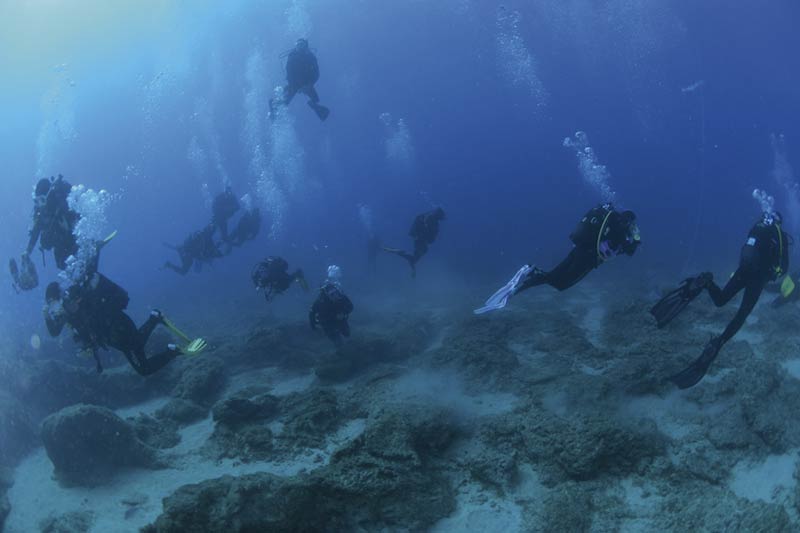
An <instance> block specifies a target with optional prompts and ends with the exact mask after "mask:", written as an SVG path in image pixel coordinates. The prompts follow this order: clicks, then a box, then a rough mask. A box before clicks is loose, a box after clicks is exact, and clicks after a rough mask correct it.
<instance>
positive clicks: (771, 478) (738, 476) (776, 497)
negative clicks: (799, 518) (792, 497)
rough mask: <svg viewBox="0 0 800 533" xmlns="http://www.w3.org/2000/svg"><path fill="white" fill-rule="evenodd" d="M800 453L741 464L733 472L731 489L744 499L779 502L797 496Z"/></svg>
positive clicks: (729, 483) (730, 483) (741, 462)
mask: <svg viewBox="0 0 800 533" xmlns="http://www.w3.org/2000/svg"><path fill="white" fill-rule="evenodd" d="M797 459H798V450H792V451H790V452H789V453H786V454H783V455H770V456H768V457H767V458H766V459H765V460H763V461H760V462H750V461H740V462H739V463H737V465H736V466H735V467H733V470H732V472H731V479H730V481H729V482H728V487H729V488H730V489H731V491H733V493H734V494H736V495H737V496H739V497H740V498H745V499H748V500H751V501H756V500H762V501H765V502H770V503H772V502H776V501H780V500H782V499H783V497H784V496H785V495H787V494H789V493H793V492H794V489H795V486H796V485H797V480H796V479H795V478H794V470H795V465H796V464H797Z"/></svg>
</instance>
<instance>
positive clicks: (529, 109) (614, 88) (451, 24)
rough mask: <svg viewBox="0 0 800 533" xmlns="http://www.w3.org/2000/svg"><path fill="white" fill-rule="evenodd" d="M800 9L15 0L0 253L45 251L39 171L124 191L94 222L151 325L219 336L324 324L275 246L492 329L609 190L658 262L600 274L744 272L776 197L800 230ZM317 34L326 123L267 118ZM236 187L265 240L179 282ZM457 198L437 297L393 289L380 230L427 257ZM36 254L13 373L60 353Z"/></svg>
mask: <svg viewBox="0 0 800 533" xmlns="http://www.w3.org/2000/svg"><path fill="white" fill-rule="evenodd" d="M798 20H800V4H798V3H797V2H796V1H795V0H772V1H769V2H744V1H734V2H730V1H723V0H703V1H698V0H672V1H656V0H638V1H637V0H535V1H531V0H511V1H506V2H502V3H500V2H495V1H490V0H405V1H396V2H389V1H386V0H383V1H355V0H348V1H345V0H280V1H278V0H275V1H269V2H257V1H255V0H251V1H245V0H225V1H224V2H212V1H197V2H182V1H177V0H163V1H160V2H155V1H152V2H145V3H142V2H137V1H134V0H118V1H114V2H103V1H101V0H82V1H79V2H65V1H62V0H39V1H36V2H23V1H21V0H0V50H2V52H1V53H0V73H1V74H0V78H1V79H2V81H1V82H0V161H2V162H3V167H2V174H1V176H2V177H0V223H1V224H0V225H1V226H2V228H3V229H2V231H1V232H0V257H2V258H4V259H3V260H4V261H5V260H6V259H5V258H10V257H12V256H16V257H18V256H19V253H20V252H21V251H22V250H23V248H24V246H25V244H26V243H27V230H28V226H29V224H30V217H31V211H32V200H31V192H32V188H33V186H34V185H35V183H36V181H37V180H38V179H40V178H42V177H48V176H53V175H57V174H63V175H64V176H65V178H66V179H68V180H69V181H70V182H71V183H72V184H74V185H79V184H80V185H83V186H84V187H85V188H86V189H90V190H91V191H94V192H96V191H100V190H105V191H107V194H109V195H110V197H111V201H110V203H109V205H108V207H107V208H106V209H105V210H97V209H95V210H94V211H93V212H91V213H87V214H86V215H87V218H91V217H89V216H88V215H90V214H91V215H92V216H93V217H94V218H92V220H94V221H95V222H96V223H97V224H98V226H97V227H96V228H95V229H96V231H97V232H98V234H107V233H110V232H111V231H112V230H118V232H119V234H118V236H117V237H116V238H115V239H114V240H113V241H112V243H111V244H110V245H109V246H108V247H107V248H106V249H105V250H104V252H103V256H102V261H101V268H100V269H101V271H102V272H103V273H104V274H105V275H107V276H108V277H110V278H111V279H113V280H114V281H116V282H117V283H119V284H120V285H122V286H124V287H125V288H126V289H127V290H128V291H129V293H130V296H131V303H130V306H129V311H130V313H131V315H132V316H133V317H134V319H135V320H136V321H137V322H139V321H140V320H141V319H142V318H143V317H144V316H146V313H147V311H148V310H149V309H150V308H151V307H159V308H162V309H165V310H166V311H167V312H169V313H170V316H172V317H173V318H174V319H175V320H176V321H177V322H181V323H183V324H190V325H191V327H192V329H193V330H194V329H199V328H200V326H208V327H209V335H211V336H212V337H214V336H217V337H219V336H220V335H221V333H220V332H219V331H218V330H214V329H213V326H214V325H215V324H230V323H233V322H236V321H238V320H240V319H241V320H242V321H243V322H249V320H250V319H252V317H253V316H260V314H261V313H264V314H266V313H274V315H276V316H279V317H280V318H283V319H286V320H289V321H292V320H296V321H303V320H305V313H306V309H307V307H308V305H309V304H310V297H308V296H306V295H302V294H301V293H300V292H299V291H298V292H290V293H289V294H288V295H286V296H285V297H284V298H283V299H282V301H281V302H278V303H276V305H274V306H272V307H270V308H269V309H270V310H269V311H267V309H268V308H267V307H266V306H265V304H264V303H263V300H262V299H260V297H259V296H258V295H256V294H255V293H254V291H253V287H252V283H251V281H250V277H249V274H250V269H251V267H252V265H253V264H254V263H255V262H256V261H258V260H260V259H262V258H263V257H264V256H266V255H280V256H283V257H285V258H286V259H287V260H288V262H289V264H290V266H291V267H292V268H294V267H297V266H299V267H302V268H303V269H304V271H305V272H306V274H307V275H308V277H309V280H310V282H311V284H312V285H314V286H315V285H317V284H319V283H320V282H321V281H322V280H323V279H324V277H325V272H326V268H327V267H328V265H331V264H336V265H339V266H341V268H342V271H343V273H344V277H343V284H344V287H345V289H346V290H347V291H348V292H349V293H350V294H351V295H352V296H353V300H354V302H355V306H356V314H355V317H354V322H355V323H356V325H357V324H358V320H359V318H358V317H357V315H358V311H359V309H363V308H369V307H370V306H376V307H380V300H381V299H385V300H386V301H387V302H389V301H392V295H393V294H398V295H399V294H404V295H406V296H407V295H409V294H411V295H412V299H413V296H415V295H416V296H421V295H422V293H423V292H424V291H431V292H435V291H436V290H442V289H443V288H447V287H453V288H454V289H457V290H458V291H459V292H460V294H461V295H464V294H466V296H463V297H464V302H465V306H464V309H465V312H467V311H468V310H469V309H470V308H471V307H477V306H479V305H480V304H481V303H482V302H483V300H484V299H485V298H486V297H487V296H488V295H489V294H491V292H490V289H491V288H492V287H499V286H501V285H502V283H504V282H505V281H506V280H507V279H508V278H509V277H510V276H511V275H512V274H513V273H514V272H515V271H516V270H517V269H518V268H519V266H520V265H521V264H523V263H526V262H533V263H536V264H538V265H540V266H542V267H544V268H548V267H549V266H550V265H552V264H554V263H555V262H557V261H558V260H560V259H561V258H562V257H563V256H564V255H565V254H566V252H567V251H568V250H569V248H570V246H571V244H570V242H569V240H568V235H569V233H570V232H571V231H572V229H573V228H574V226H575V224H576V222H577V221H578V220H579V218H580V217H581V216H582V215H583V214H584V213H585V212H586V211H587V210H588V209H590V208H591V207H592V206H594V205H596V204H597V203H599V202H601V201H602V200H604V199H609V198H613V201H614V202H615V204H616V205H618V206H619V207H621V208H625V209H632V210H634V211H635V212H636V213H637V215H638V220H639V225H640V228H641V231H642V239H643V245H642V246H641V248H640V251H639V252H638V253H637V254H636V255H635V256H634V257H633V258H630V259H629V258H624V259H620V260H618V261H616V262H614V263H613V264H612V265H609V266H608V267H604V268H602V269H600V270H599V271H598V272H596V273H593V274H592V277H593V279H595V280H600V281H605V282H611V283H617V284H623V285H624V284H626V283H627V284H629V285H630V286H634V285H635V286H636V287H642V288H643V290H655V288H656V287H658V286H661V285H663V284H665V283H670V282H671V281H672V280H674V281H677V280H679V279H681V278H682V277H685V275H688V274H691V273H694V272H698V271H701V270H715V271H717V272H726V271H730V270H733V269H734V268H735V266H736V264H737V261H738V252H739V247H740V246H741V244H742V241H743V239H744V237H745V235H746V234H747V231H748V229H749V228H750V227H751V226H752V224H753V223H754V222H755V221H756V220H757V218H758V217H759V215H760V212H761V206H760V205H759V203H758V202H757V201H756V200H755V199H754V198H753V191H754V189H759V190H763V191H765V192H766V194H767V195H770V196H772V197H773V198H774V205H775V208H776V209H778V210H779V211H781V212H782V213H783V215H784V218H785V220H786V228H787V229H788V230H789V231H790V233H793V234H794V235H795V236H797V235H800V189H799V186H798V175H799V174H798V173H800V170H794V169H793V168H792V167H793V166H794V168H795V169H798V168H800V99H798V97H797V94H798V86H800V69H798V66H800V65H798V59H797V51H798V50H800V33H798V32H797V22H798ZM298 37H307V38H308V39H309V41H310V45H311V48H312V49H313V50H314V51H315V52H316V54H317V57H318V59H319V63H320V68H321V79H320V81H319V83H318V84H317V86H316V87H317V90H318V92H319V94H320V96H321V101H322V103H323V104H325V105H326V106H328V107H330V109H331V115H330V118H329V119H328V120H327V121H326V122H324V123H322V122H320V121H319V120H318V119H317V117H316V116H315V115H314V114H313V113H312V112H311V111H310V110H309V109H308V108H307V106H306V105H305V97H303V96H302V95H301V96H298V97H297V98H296V99H295V101H294V102H293V103H292V105H291V106H290V108H289V109H288V111H287V112H286V113H285V115H283V116H281V117H279V118H278V119H277V120H276V121H274V122H272V121H270V120H269V119H268V118H267V111H268V106H267V102H268V100H269V98H270V96H271V95H272V94H273V89H274V88H275V87H276V86H278V85H280V84H282V83H283V82H284V70H283V59H282V54H283V53H284V52H286V51H287V50H289V49H290V48H291V47H292V46H293V44H294V42H295V40H296V39H297V38H298ZM577 132H584V134H585V141H581V140H580V139H584V135H578V136H577V137H576V134H577ZM576 138H577V139H578V141H576ZM565 139H570V141H568V142H566V145H565ZM576 142H577V146H578V147H579V149H580V151H579V152H578V153H577V154H576V149H575V147H574V146H575V143H576ZM582 142H585V143H586V144H581V143H582ZM586 146H590V147H591V150H592V151H593V156H592V157H588V158H587V157H585V156H586V152H585V150H584V149H585V148H586ZM580 154H583V155H584V167H583V168H582V167H581V166H580V161H581V158H580V157H578V156H579V155H580ZM225 185H230V186H231V187H232V188H233V191H234V192H235V193H236V194H237V196H243V195H245V194H249V195H250V197H251V198H253V200H254V202H255V203H256V205H258V206H259V207H260V208H261V210H262V213H263V215H264V225H263V227H262V231H261V233H260V235H259V236H258V238H257V239H256V240H255V242H251V243H248V244H246V245H245V246H244V247H242V248H239V249H236V250H234V253H233V254H232V255H230V256H228V257H225V258H223V259H221V260H219V261H216V262H215V264H214V266H213V268H210V269H208V268H206V269H204V270H203V271H202V272H200V273H195V272H191V273H190V274H189V275H187V276H185V277H178V276H176V275H175V274H173V273H172V272H168V271H162V270H159V267H160V266H161V265H162V264H163V262H164V261H165V260H167V259H170V260H173V261H175V259H176V258H175V254H174V252H172V251H170V250H168V249H167V248H165V247H164V246H163V243H164V242H167V243H173V244H177V243H180V242H182V241H183V239H184V238H185V237H186V236H187V235H188V234H189V233H191V232H192V231H194V230H197V229H200V228H201V227H203V226H204V225H205V224H207V223H208V222H209V220H210V204H209V202H210V199H211V198H212V197H213V196H214V195H216V194H217V193H219V192H221V191H222V190H223V188H224V187H225ZM434 206H442V207H443V208H444V209H445V211H446V212H447V220H446V221H445V222H444V223H443V226H442V229H441V232H440V235H439V239H438V240H437V241H436V242H435V243H434V244H433V245H432V246H431V249H430V251H429V253H428V255H427V256H426V257H425V258H424V259H423V260H422V261H421V262H420V264H419V265H418V275H417V278H416V280H411V279H410V278H409V275H408V274H409V273H408V269H407V266H406V265H405V264H404V262H403V261H402V260H400V259H397V258H395V257H392V256H382V257H380V258H379V265H378V271H377V273H372V272H371V271H370V269H369V267H368V264H367V255H366V244H367V241H368V238H369V237H370V235H377V236H379V237H380V239H381V241H382V242H383V243H384V244H386V245H389V246H396V247H402V248H406V249H408V248H410V247H411V242H410V239H409V238H408V235H407V233H408V228H409V226H410V224H411V222H412V220H413V218H414V216H415V215H417V214H418V213H421V212H424V211H427V210H430V209H432V208H433V207H434ZM33 257H34V260H35V262H36V263H37V266H38V267H39V273H40V277H41V283H40V287H39V288H37V289H36V290H34V291H32V292H28V293H23V294H17V293H15V292H14V290H13V289H12V288H11V279H10V276H9V274H8V272H7V270H6V269H5V267H3V269H2V270H0V337H2V338H3V340H4V342H3V344H2V345H0V359H7V360H9V359H11V360H23V361H24V360H27V359H30V358H38V357H41V354H40V353H39V352H37V350H36V349H35V348H36V347H34V346H32V345H31V337H32V336H33V335H38V336H40V337H41V338H42V340H43V342H44V343H45V346H46V347H49V348H48V349H47V350H45V351H46V352H47V353H48V354H49V355H50V356H52V354H53V353H54V352H57V351H58V350H60V348H58V349H56V348H54V346H56V344H55V342H56V341H53V340H50V339H49V338H46V337H47V335H46V330H45V328H44V324H43V321H42V318H41V306H42V303H43V291H44V286H45V285H46V284H47V282H49V281H52V280H55V279H57V277H58V272H57V271H56V269H55V268H54V265H53V261H52V258H51V257H52V256H51V255H48V257H47V266H46V267H43V265H42V262H41V258H40V255H39V254H38V252H36V253H35V254H34V256H33ZM792 257H793V259H794V260H795V263H794V265H796V264H797V263H796V259H797V258H796V254H793V256H792ZM794 265H793V267H792V270H795V268H794ZM415 291H418V292H415ZM423 300H424V299H423V298H420V301H423ZM424 303H426V304H429V303H430V301H429V300H424ZM406 305H408V304H407V303H406ZM398 311H402V310H398ZM362 316H363V315H362ZM193 333H195V332H194V331H193ZM197 333H199V334H205V332H203V331H197ZM64 337H65V339H64V341H63V342H64V345H63V346H67V347H69V350H71V349H72V347H71V344H70V343H69V341H68V340H66V337H67V335H66V334H65V335H64ZM59 346H61V345H59ZM69 350H67V349H65V350H63V351H64V353H66V352H67V351H69ZM63 359H64V360H69V361H72V362H74V357H73V356H72V355H71V353H70V354H68V355H63ZM79 364H83V363H80V362H79ZM86 365H87V368H91V363H90V362H86Z"/></svg>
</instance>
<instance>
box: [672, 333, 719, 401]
mask: <svg viewBox="0 0 800 533" xmlns="http://www.w3.org/2000/svg"><path fill="white" fill-rule="evenodd" d="M721 348H722V342H721V341H720V338H719V337H716V338H712V339H711V340H710V341H709V342H708V344H706V347H705V348H704V349H703V353H702V354H701V355H700V357H698V358H697V359H695V360H694V361H693V362H692V364H691V365H689V366H688V367H686V368H685V369H683V370H681V371H680V372H678V373H677V374H675V375H674V376H671V377H670V378H669V380H670V381H671V382H673V383H674V384H675V385H676V386H677V387H678V388H679V389H688V388H690V387H694V386H695V385H697V384H698V383H699V382H700V380H702V379H703V378H704V377H705V375H706V373H707V372H708V368H709V367H710V366H711V363H713V362H714V359H716V358H717V354H719V351H720V349H721Z"/></svg>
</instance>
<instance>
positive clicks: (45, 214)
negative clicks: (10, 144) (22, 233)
mask: <svg viewBox="0 0 800 533" xmlns="http://www.w3.org/2000/svg"><path fill="white" fill-rule="evenodd" d="M71 190H72V185H70V183H69V182H68V181H67V180H65V179H64V176H62V175H60V174H59V176H58V177H57V178H50V179H47V178H43V179H41V180H39V182H38V183H37V184H36V187H35V189H34V193H33V225H32V226H31V229H30V232H29V238H28V246H27V247H26V248H25V251H24V252H23V253H22V257H21V260H20V265H19V266H17V262H16V260H14V259H11V260H10V261H9V265H8V266H9V270H10V271H11V277H12V279H13V280H14V281H13V285H14V288H15V289H17V290H23V291H27V290H31V289H34V288H36V287H37V286H38V285H39V277H38V275H37V273H36V267H35V266H34V264H33V261H31V258H30V255H31V252H32V251H33V248H34V247H35V246H36V243H37V242H38V243H39V247H40V248H41V250H42V251H43V253H44V250H53V256H54V258H55V261H56V266H57V267H58V268H59V270H64V269H65V268H66V266H67V258H68V257H69V256H71V255H74V254H75V253H77V251H78V244H77V242H76V241H75V236H74V235H73V233H72V232H73V230H74V229H75V225H76V224H77V223H78V220H79V219H80V215H79V214H78V213H76V212H75V211H73V210H72V209H70V208H69V205H68V203H67V197H68V196H69V193H70V191H71Z"/></svg>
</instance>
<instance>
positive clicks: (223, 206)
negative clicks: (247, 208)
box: [211, 186, 239, 243]
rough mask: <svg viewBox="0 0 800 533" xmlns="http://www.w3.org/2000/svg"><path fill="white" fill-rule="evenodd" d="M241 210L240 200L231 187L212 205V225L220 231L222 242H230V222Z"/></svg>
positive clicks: (220, 194) (226, 188) (219, 195)
mask: <svg viewBox="0 0 800 533" xmlns="http://www.w3.org/2000/svg"><path fill="white" fill-rule="evenodd" d="M238 210H239V200H238V199H237V198H236V195H235V194H233V191H232V190H231V188H230V186H227V187H225V191H224V192H221V193H219V194H218V195H217V196H216V197H215V198H214V201H213V203H212V204H211V225H212V226H213V227H214V228H217V229H219V234H220V237H221V238H222V242H225V243H227V242H228V220H230V218H231V217H232V216H233V215H234V214H236V212H237V211H238Z"/></svg>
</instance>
